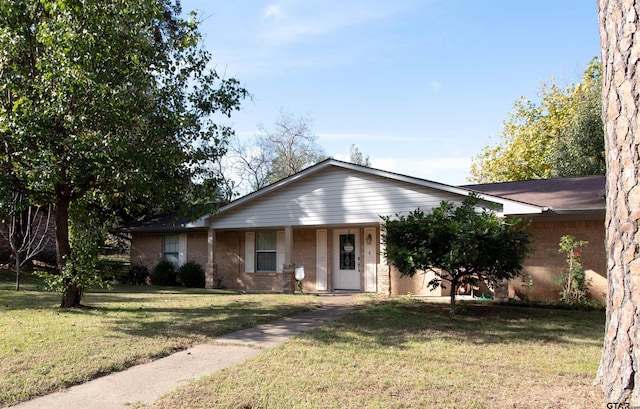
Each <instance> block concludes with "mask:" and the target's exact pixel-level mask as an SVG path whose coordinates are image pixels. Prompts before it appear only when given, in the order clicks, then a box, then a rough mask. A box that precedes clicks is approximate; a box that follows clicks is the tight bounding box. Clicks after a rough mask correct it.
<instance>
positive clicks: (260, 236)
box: [256, 231, 278, 272]
mask: <svg viewBox="0 0 640 409" xmlns="http://www.w3.org/2000/svg"><path fill="white" fill-rule="evenodd" d="M277 251H278V237H277V233H276V232H275V231H258V232H256V271H258V272H261V271H276V264H277Z"/></svg>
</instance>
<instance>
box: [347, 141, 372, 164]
mask: <svg viewBox="0 0 640 409" xmlns="http://www.w3.org/2000/svg"><path fill="white" fill-rule="evenodd" d="M351 163H355V164H356V165H361V166H367V167H369V166H371V161H369V155H367V156H366V157H365V156H364V155H363V154H362V152H360V149H359V148H358V145H356V144H351Z"/></svg>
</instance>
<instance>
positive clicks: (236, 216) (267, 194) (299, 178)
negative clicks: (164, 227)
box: [208, 159, 542, 228]
mask: <svg viewBox="0 0 640 409" xmlns="http://www.w3.org/2000/svg"><path fill="white" fill-rule="evenodd" d="M470 193H471V191H470V190H468V189H464V188H458V187H454V186H449V185H445V184H441V183H436V182H432V181H428V180H424V179H418V178H413V177H410V176H405V175H400V174H396V173H392V172H386V171H382V170H378V169H373V168H368V167H363V166H359V165H354V164H351V163H346V162H341V161H337V160H334V159H329V160H326V161H323V162H320V163H319V164H317V165H315V166H312V167H310V168H307V169H305V170H303V171H302V172H300V173H297V174H296V175H293V176H291V177H289V178H286V179H283V180H281V181H279V182H277V183H274V184H272V185H270V186H268V187H266V188H263V189H261V190H258V191H256V192H254V193H251V194H249V195H247V196H244V197H242V198H240V199H238V200H236V201H234V202H231V203H230V204H228V205H226V206H224V207H222V208H221V209H220V211H219V212H218V213H217V214H215V215H212V216H209V217H208V222H209V223H210V225H211V226H212V227H215V228H243V227H244V228H250V227H272V226H282V225H307V226H316V225H327V224H335V225H338V224H353V223H377V222H380V215H392V214H396V213H401V214H402V213H407V212H409V211H411V210H415V209H416V208H418V207H420V208H422V209H429V208H432V207H435V206H437V205H439V204H440V202H441V201H442V200H450V201H454V202H461V201H462V200H464V198H465V197H467V196H468V195H469V194H470ZM480 196H481V199H483V200H484V201H486V202H488V203H493V204H495V205H497V206H498V207H499V208H500V212H501V213H504V214H531V213H534V214H535V213H541V212H542V208H541V207H538V206H533V205H530V204H526V203H519V202H515V201H512V200H508V199H503V198H498V197H492V196H489V195H486V194H481V195H480Z"/></svg>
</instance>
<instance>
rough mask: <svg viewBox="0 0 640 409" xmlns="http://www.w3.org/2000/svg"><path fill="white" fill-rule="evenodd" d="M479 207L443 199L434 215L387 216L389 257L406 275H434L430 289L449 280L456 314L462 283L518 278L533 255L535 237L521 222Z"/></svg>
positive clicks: (473, 199)
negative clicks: (533, 237)
mask: <svg viewBox="0 0 640 409" xmlns="http://www.w3.org/2000/svg"><path fill="white" fill-rule="evenodd" d="M478 206H479V201H478V198H477V197H475V196H470V197H468V198H466V199H465V200H464V202H463V203H462V204H461V205H459V206H456V205H454V204H453V203H451V202H449V201H443V202H442V203H441V204H440V206H438V207H435V208H433V209H431V211H430V212H429V213H425V212H423V211H422V210H420V209H417V210H414V211H412V212H410V213H409V214H408V215H407V216H402V215H396V216H395V218H392V217H389V216H386V217H383V220H384V231H385V233H384V235H383V240H384V243H385V245H386V256H387V258H388V259H389V260H390V261H391V262H393V264H394V266H395V267H396V268H397V269H398V271H399V272H400V275H401V276H409V277H413V276H414V275H415V274H416V273H418V272H421V273H426V272H432V273H433V274H434V278H433V279H432V280H431V281H430V282H429V283H428V285H429V286H430V287H431V288H437V287H440V286H442V287H443V288H444V284H443V282H448V283H449V285H450V289H451V301H450V305H451V314H454V313H455V309H456V306H455V296H456V293H457V291H458V287H459V286H460V285H463V284H470V285H476V284H477V283H478V282H480V281H485V282H487V283H490V284H491V283H494V284H495V283H496V282H497V281H498V280H501V279H510V278H513V277H516V276H517V275H518V274H519V273H520V271H521V269H522V261H523V260H524V258H525V257H526V255H527V253H528V252H529V244H530V241H529V237H530V234H529V233H528V232H527V231H526V230H525V227H526V225H525V224H524V223H523V222H522V221H521V220H519V219H509V220H506V219H501V218H498V217H497V216H496V214H495V213H494V212H493V211H491V210H489V209H486V208H483V209H482V210H481V211H480V212H478Z"/></svg>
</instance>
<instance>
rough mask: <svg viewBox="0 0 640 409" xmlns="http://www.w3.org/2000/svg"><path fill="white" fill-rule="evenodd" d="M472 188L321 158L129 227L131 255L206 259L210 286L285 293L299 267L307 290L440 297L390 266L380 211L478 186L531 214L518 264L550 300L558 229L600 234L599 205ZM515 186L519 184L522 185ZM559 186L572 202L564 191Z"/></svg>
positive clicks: (511, 211)
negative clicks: (525, 254) (213, 204)
mask: <svg viewBox="0 0 640 409" xmlns="http://www.w3.org/2000/svg"><path fill="white" fill-rule="evenodd" d="M558 180H562V179H558ZM521 183H525V184H526V183H527V182H521ZM560 184H561V183H560ZM500 185H503V184H500ZM474 186H476V185H474ZM474 186H466V187H454V186H449V185H445V184H440V183H436V182H432V181H427V180H424V179H418V178H413V177H410V176H404V175H399V174H396V173H391V172H386V171H382V170H377V169H372V168H368V167H362V166H358V165H354V164H350V163H345V162H341V161H337V160H333V159H329V160H326V161H323V162H321V163H319V164H317V165H315V166H312V167H310V168H307V169H305V170H303V171H302V172H300V173H298V174H296V175H293V176H291V177H289V178H286V179H283V180H281V181H279V182H277V183H274V184H272V185H270V186H268V187H266V188H263V189H261V190H258V191H256V192H254V193H251V194H249V195H247V196H244V197H242V198H240V199H238V200H235V201H233V202H231V203H229V204H227V205H225V206H223V207H221V208H220V209H219V211H218V212H217V213H216V214H212V215H208V216H205V217H202V218H201V219H199V220H197V221H196V222H192V223H188V222H183V221H180V220H174V219H164V220H156V221H155V222H153V223H151V224H146V225H141V226H137V227H133V228H131V229H129V231H130V232H131V234H132V249H131V262H132V264H141V265H145V266H147V267H148V268H149V269H152V268H153V267H154V265H155V264H156V263H157V262H158V261H160V260H161V259H163V258H164V259H168V260H171V261H172V262H174V263H175V264H176V266H179V265H181V264H183V263H184V262H186V261H195V262H197V263H199V264H201V265H202V266H203V267H205V270H206V282H207V287H209V288H214V287H216V288H217V287H222V288H228V289H237V290H246V291H274V292H292V291H294V290H295V280H294V272H295V269H296V267H298V270H299V271H300V270H302V269H303V270H304V279H303V280H302V288H303V290H304V291H305V292H332V291H341V290H344V291H355V292H371V293H380V294H406V293H412V294H414V295H425V296H429V295H433V296H441V295H447V294H448V292H447V290H446V289H445V290H443V289H436V290H430V289H429V288H427V286H426V283H428V282H429V280H430V278H431V277H430V276H429V274H425V275H421V274H418V275H416V276H415V277H414V278H401V277H400V275H399V273H398V272H397V271H396V270H395V269H394V268H393V266H389V265H388V263H387V262H386V260H385V258H384V248H383V243H382V240H381V228H382V219H381V218H380V216H381V215H394V214H406V213H408V212H410V211H412V210H415V209H416V208H421V209H423V210H425V211H428V210H429V209H431V208H433V207H435V206H438V205H439V204H440V202H441V201H442V200H449V201H452V202H454V203H460V202H462V201H463V200H464V199H465V198H466V197H467V196H468V195H469V194H470V193H471V192H472V191H474V190H476V191H478V192H480V196H481V199H482V200H483V202H484V203H485V204H489V205H492V206H495V208H496V211H497V212H498V213H499V214H500V215H502V216H505V217H512V216H518V217H527V218H530V219H531V220H532V221H533V223H532V226H531V229H532V231H533V232H534V240H535V241H536V246H537V248H538V250H537V252H536V253H535V254H534V255H532V256H531V257H530V258H529V259H528V260H527V262H526V265H525V271H527V272H529V273H530V274H531V275H532V276H533V279H534V283H535V285H534V292H533V293H532V298H556V297H557V289H555V288H554V289H553V290H550V288H552V285H551V284H549V283H550V282H552V278H551V273H552V270H554V269H556V267H558V271H559V270H561V264H562V262H563V261H564V258H563V256H562V255H560V254H557V251H556V250H557V246H558V241H559V237H560V236H562V235H564V234H573V235H575V236H576V238H578V239H583V237H582V236H581V234H580V233H581V232H583V231H584V232H587V231H589V232H591V230H594V231H595V233H594V234H600V235H601V236H602V238H604V229H603V223H602V221H603V216H601V215H600V213H599V210H594V211H583V210H579V209H578V210H577V211H576V209H569V208H563V209H560V211H554V210H553V209H552V208H550V207H549V206H547V205H544V203H543V202H544V200H542V199H545V197H542V196H538V197H537V199H540V200H537V199H536V201H534V200H533V199H532V198H528V200H531V201H532V202H535V203H527V202H526V201H524V200H522V199H523V198H526V197H516V196H517V194H516V195H515V196H513V195H512V196H513V197H511V198H509V197H506V196H508V195H506V194H505V196H500V195H499V194H497V193H496V194H491V193H490V191H491V190H492V186H494V185H477V189H475V188H474ZM503 187H504V186H503ZM482 189H485V190H486V192H483V191H482ZM518 189H519V190H518ZM518 189H516V190H518V191H521V190H522V192H525V193H526V191H527V188H526V186H525V185H522V186H519V187H518ZM496 192H498V191H496ZM498 193H504V192H498ZM532 193H534V194H536V192H532ZM565 194H566V195H567V200H566V201H567V202H571V200H572V199H571V198H572V194H574V193H572V192H571V189H569V190H568V191H566V192H565ZM574 207H575V206H574ZM602 209H604V201H603V205H602ZM589 218H596V219H597V218H600V220H599V221H598V220H595V221H594V220H587V219H589ZM587 239H588V240H590V242H592V243H593V247H594V248H598V246H600V247H603V240H604V239H602V240H600V241H599V242H597V243H596V242H595V241H593V239H592V238H591V236H589V237H587ZM601 250H602V251H601V253H602V254H600V253H598V252H596V253H598V256H602V260H604V249H603V248H602V249H601ZM551 253H554V254H551ZM556 264H557V266H556ZM596 264H598V270H596V271H597V273H596V275H600V276H601V275H602V272H603V271H604V265H602V266H601V267H600V265H599V262H598V263H596ZM538 283H541V285H540V286H538ZM514 285H520V283H519V282H518V281H517V280H516V281H515V282H514V283H511V284H510V291H511V292H512V293H513V286H514ZM538 287H539V288H538ZM535 291H538V293H536V292H535Z"/></svg>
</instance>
